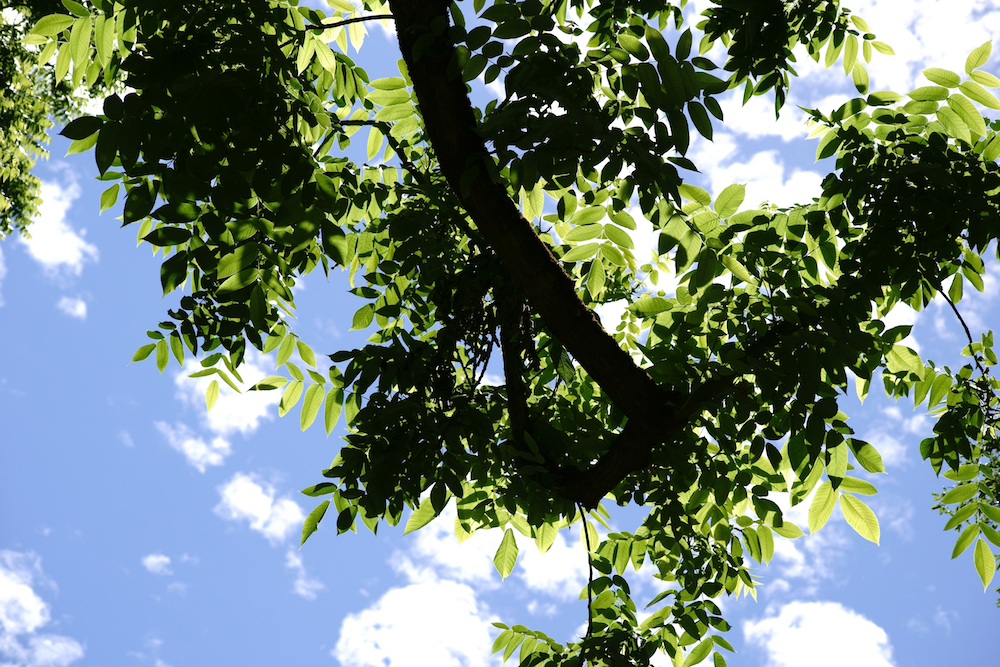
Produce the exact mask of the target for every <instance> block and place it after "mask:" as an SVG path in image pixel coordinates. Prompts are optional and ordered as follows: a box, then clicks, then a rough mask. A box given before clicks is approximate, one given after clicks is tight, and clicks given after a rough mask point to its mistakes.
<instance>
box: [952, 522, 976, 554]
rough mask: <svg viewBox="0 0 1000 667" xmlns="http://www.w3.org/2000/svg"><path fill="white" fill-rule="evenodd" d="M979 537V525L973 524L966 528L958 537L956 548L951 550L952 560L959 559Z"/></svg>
mask: <svg viewBox="0 0 1000 667" xmlns="http://www.w3.org/2000/svg"><path fill="white" fill-rule="evenodd" d="M978 536H979V524H978V523H972V524H969V525H968V526H966V528H965V530H963V531H962V534H961V535H959V536H958V539H957V540H956V541H955V548H954V549H952V550H951V557H952V559H955V558H958V557H959V556H961V555H962V553H963V552H964V551H965V550H966V549H968V548H969V545H970V544H972V541H973V540H974V539H976V538H977V537H978Z"/></svg>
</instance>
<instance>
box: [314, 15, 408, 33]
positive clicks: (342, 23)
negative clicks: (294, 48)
mask: <svg viewBox="0 0 1000 667" xmlns="http://www.w3.org/2000/svg"><path fill="white" fill-rule="evenodd" d="M395 18H396V17H395V16H393V15H392V14H369V15H368V16H355V17H354V18H350V19H344V20H343V21H337V22H336V23H330V24H324V23H321V24H320V25H318V26H309V27H308V28H306V29H305V30H302V31H300V32H310V31H313V30H329V29H330V28H339V27H341V26H345V25H350V24H351V23H359V22H361V21H378V20H381V19H395Z"/></svg>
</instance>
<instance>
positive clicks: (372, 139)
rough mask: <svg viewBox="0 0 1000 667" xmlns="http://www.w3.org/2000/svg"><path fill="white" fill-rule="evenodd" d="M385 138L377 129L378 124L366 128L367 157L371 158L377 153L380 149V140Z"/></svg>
mask: <svg viewBox="0 0 1000 667" xmlns="http://www.w3.org/2000/svg"><path fill="white" fill-rule="evenodd" d="M384 140H385V135H383V134H382V130H381V129H379V127H378V125H372V126H371V127H370V128H369V130H368V159H369V160H371V159H372V158H373V157H375V156H376V155H378V154H379V152H380V151H381V150H382V142H383V141H384Z"/></svg>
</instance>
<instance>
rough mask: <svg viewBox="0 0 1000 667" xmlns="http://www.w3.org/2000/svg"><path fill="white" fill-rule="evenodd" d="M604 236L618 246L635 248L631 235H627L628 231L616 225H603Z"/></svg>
mask: <svg viewBox="0 0 1000 667" xmlns="http://www.w3.org/2000/svg"><path fill="white" fill-rule="evenodd" d="M604 237H605V238H607V239H608V240H609V241H611V242H612V243H614V244H615V245H617V246H618V247H620V248H626V249H628V250H632V249H633V248H635V244H634V243H632V237H630V236H629V235H628V232H626V231H625V230H624V229H622V228H621V227H618V226H616V225H604Z"/></svg>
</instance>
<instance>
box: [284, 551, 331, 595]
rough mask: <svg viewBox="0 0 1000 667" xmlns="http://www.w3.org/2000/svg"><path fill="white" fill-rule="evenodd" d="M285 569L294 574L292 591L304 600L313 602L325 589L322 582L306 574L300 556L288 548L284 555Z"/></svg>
mask: <svg viewBox="0 0 1000 667" xmlns="http://www.w3.org/2000/svg"><path fill="white" fill-rule="evenodd" d="M285 567H287V568H288V569H289V570H292V571H294V572H295V582H294V583H292V591H293V592H294V593H295V594H296V595H298V596H299V597H301V598H305V599H306V600H315V599H316V595H317V593H319V592H320V591H321V590H323V589H324V588H326V586H324V585H323V582H322V581H320V580H319V579H316V578H314V577H310V576H309V575H308V574H307V573H306V566H305V564H303V562H302V556H301V555H300V554H299V553H298V552H297V551H295V549H292V548H289V549H288V552H287V553H286V554H285Z"/></svg>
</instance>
